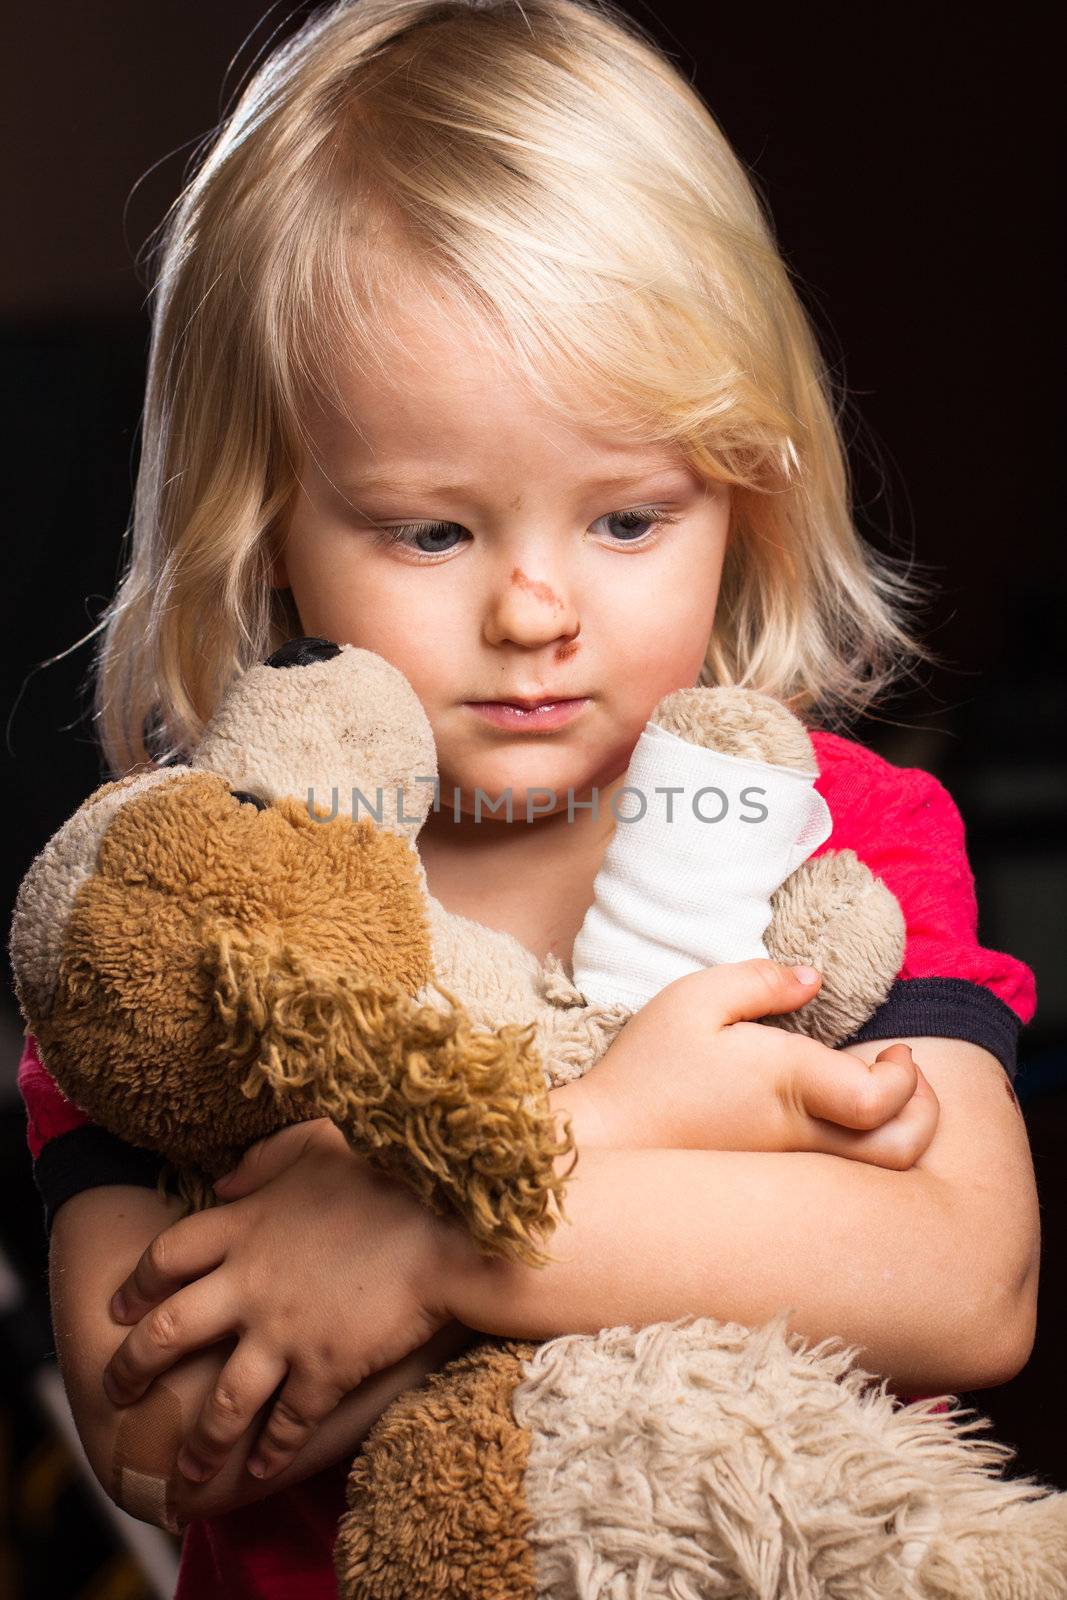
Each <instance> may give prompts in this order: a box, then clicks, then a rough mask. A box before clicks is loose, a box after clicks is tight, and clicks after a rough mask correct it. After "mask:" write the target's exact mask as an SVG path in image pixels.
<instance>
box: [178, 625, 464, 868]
mask: <svg viewBox="0 0 1067 1600" xmlns="http://www.w3.org/2000/svg"><path fill="white" fill-rule="evenodd" d="M281 669H285V670H281ZM290 669H296V670H290ZM191 762H192V765H193V766H194V767H195V768H197V769H199V770H200V771H206V772H214V773H216V774H217V775H218V776H219V777H221V778H224V779H225V780H226V782H227V783H228V784H230V786H231V787H232V788H234V789H237V790H241V791H245V792H247V793H249V794H254V795H259V796H261V797H262V798H264V799H265V800H266V801H267V802H268V804H269V803H271V802H272V801H275V800H280V799H283V798H290V799H296V800H300V801H302V802H306V803H307V804H308V807H309V811H312V810H313V814H314V813H320V808H321V807H323V806H325V808H326V819H327V820H332V818H333V817H334V816H336V815H338V814H341V815H344V816H347V817H350V818H351V819H352V820H353V821H360V820H362V819H363V818H370V819H371V820H373V821H374V822H375V823H377V824H378V825H379V826H380V827H383V828H387V829H389V830H390V831H392V832H395V833H399V834H401V835H402V836H403V837H405V838H407V839H408V840H409V841H410V842H412V843H414V840H415V838H416V836H417V834H418V832H419V829H420V828H421V827H422V824H423V823H424V822H425V820H426V817H427V815H428V813H429V810H430V805H431V803H432V801H433V798H434V796H435V794H436V786H437V749H436V746H435V744H434V737H433V730H432V729H431V727H430V721H429V718H428V717H427V715H426V712H425V710H424V709H423V706H422V704H421V702H420V700H419V698H418V696H417V695H416V693H415V691H414V689H413V688H412V686H411V684H410V683H409V682H408V680H407V678H406V677H405V676H404V674H403V673H402V672H400V671H399V670H398V669H397V668H396V667H394V666H393V665H392V664H391V663H390V662H388V661H386V660H385V658H384V656H380V655H378V654H377V653H376V652H375V651H373V650H362V649H358V648H357V647H356V646H355V645H350V644H336V643H335V642H334V641H333V640H332V639H323V638H317V637H305V638H299V639H290V640H287V642H286V643H285V644H283V645H281V646H280V647H279V648H278V649H277V650H275V651H274V652H273V654H272V655H270V656H269V657H268V658H267V660H266V661H262V662H257V663H256V664H255V665H254V666H252V667H249V668H248V669H247V670H246V671H245V672H243V673H241V674H240V675H239V676H238V677H237V678H235V679H234V681H233V682H232V683H231V684H230V685H229V686H228V688H227V690H226V693H225V694H224V695H223V697H222V700H221V702H220V704H219V706H218V709H217V710H216V712H215V715H214V716H213V717H212V718H211V720H210V722H209V723H208V724H207V727H206V728H205V729H204V732H203V734H202V736H201V739H200V742H199V744H198V745H197V747H196V749H195V750H194V751H193V754H192V756H191ZM320 814H321V813H320Z"/></svg>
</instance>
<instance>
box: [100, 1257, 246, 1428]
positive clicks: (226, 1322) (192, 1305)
mask: <svg viewBox="0 0 1067 1600" xmlns="http://www.w3.org/2000/svg"><path fill="white" fill-rule="evenodd" d="M205 1283H207V1284H208V1285H210V1286H209V1287H205ZM236 1321H237V1313H236V1311H235V1308H234V1307H233V1306H231V1305H230V1304H229V1303H228V1301H227V1298H226V1297H225V1296H224V1295H223V1294H221V1293H220V1291H219V1289H218V1288H217V1286H214V1285H212V1284H211V1280H204V1279H202V1278H201V1279H198V1280H197V1282H196V1283H191V1284H189V1285H188V1286H187V1287H186V1288H184V1289H179V1291H178V1293H177V1294H175V1295H171V1297H170V1299H169V1300H164V1301H163V1303H162V1304H161V1305H158V1306H155V1307H154V1308H153V1309H152V1310H151V1311H149V1313H148V1315H147V1316H145V1317H142V1318H141V1320H140V1322H139V1323H138V1324H137V1326H136V1327H135V1328H131V1329H130V1331H129V1333H128V1334H127V1335H126V1337H125V1339H123V1341H122V1343H121V1344H120V1345H119V1347H118V1349H117V1350H116V1351H115V1353H114V1355H113V1356H112V1357H111V1360H110V1361H109V1362H108V1364H107V1366H106V1367H105V1368H104V1389H105V1392H106V1394H107V1397H108V1399H109V1400H110V1401H111V1402H112V1404H113V1405H117V1406H127V1405H130V1404H131V1403H132V1402H133V1401H134V1400H139V1399H140V1398H141V1396H142V1395H143V1394H144V1392H145V1390H146V1389H147V1388H148V1385H149V1384H150V1383H151V1382H152V1379H153V1378H158V1377H159V1375H160V1373H161V1372H166V1370H167V1368H168V1367H172V1366H173V1365H174V1363H175V1362H176V1361H177V1360H178V1359H179V1358H180V1357H181V1356H184V1355H187V1354H188V1352H189V1351H190V1350H199V1349H202V1347H203V1346H204V1345H206V1344H214V1343H215V1341H216V1340H217V1339H223V1338H225V1337H226V1335H227V1334H229V1333H233V1332H234V1330H235V1325H236Z"/></svg>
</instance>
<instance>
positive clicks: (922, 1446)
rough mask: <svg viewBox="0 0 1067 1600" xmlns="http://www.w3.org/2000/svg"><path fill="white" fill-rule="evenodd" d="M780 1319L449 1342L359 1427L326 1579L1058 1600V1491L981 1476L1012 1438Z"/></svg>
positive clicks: (1063, 1547) (405, 1594)
mask: <svg viewBox="0 0 1067 1600" xmlns="http://www.w3.org/2000/svg"><path fill="white" fill-rule="evenodd" d="M787 1327H788V1314H787V1313H782V1314H781V1315H779V1316H777V1317H774V1318H772V1319H771V1320H770V1321H769V1322H767V1323H766V1324H764V1325H763V1326H762V1327H760V1328H758V1329H750V1328H746V1327H743V1326H742V1325H741V1324H739V1323H736V1322H720V1321H718V1320H716V1319H715V1318H711V1317H683V1318H679V1319H678V1320H676V1321H675V1322H671V1323H656V1324H653V1325H652V1326H649V1327H645V1328H640V1329H636V1330H635V1329H633V1328H630V1327H616V1328H606V1329H603V1330H602V1331H601V1332H600V1333H598V1334H595V1335H590V1334H575V1335H568V1336H563V1337H560V1338H557V1339H552V1340H550V1341H548V1342H547V1343H545V1344H541V1345H533V1344H529V1343H525V1344H520V1343H519V1342H517V1341H504V1342H503V1343H498V1342H496V1341H486V1342H485V1343H483V1344H481V1345H479V1346H478V1347H477V1348H475V1349H473V1350H470V1351H467V1352H465V1353H464V1354H462V1355H461V1356H459V1357H458V1358H457V1359H455V1360H454V1361H452V1362H450V1363H449V1364H448V1365H447V1366H445V1367H444V1368H442V1369H441V1371H440V1372H436V1373H431V1374H430V1375H429V1377H428V1378H427V1380H426V1382H427V1388H426V1389H425V1390H423V1391H415V1392H412V1393H408V1394H405V1395H402V1396H400V1397H399V1399H398V1400H396V1401H395V1402H394V1403H393V1405H392V1406H391V1407H390V1408H389V1409H388V1410H387V1411H386V1412H384V1413H383V1415H382V1416H381V1418H379V1420H378V1422H377V1423H376V1424H375V1425H374V1427H373V1428H372V1429H371V1431H370V1433H369V1434H368V1436H367V1438H366V1440H365V1441H364V1444H363V1447H362V1449H361V1451H360V1454H359V1455H358V1456H357V1458H356V1461H355V1464H354V1466H353V1469H352V1473H351V1475H350V1478H349V1486H348V1501H349V1511H348V1514H347V1516H346V1517H345V1518H344V1519H343V1521H342V1523H341V1529H340V1533H339V1537H338V1543H337V1550H336V1557H335V1560H336V1566H337V1571H338V1575H339V1577H340V1578H341V1587H342V1593H343V1594H344V1595H345V1596H346V1597H347V1600H466V1597H468V1596H469V1597H471V1600H1063V1597H1064V1595H1065V1594H1067V1576H1065V1574H1067V1496H1064V1495H1062V1494H1058V1493H1056V1492H1055V1491H1054V1490H1052V1489H1050V1488H1049V1487H1048V1486H1047V1485H1043V1484H1042V1483H1040V1482H1039V1481H1038V1480H1036V1479H1033V1478H1019V1479H1014V1480H1012V1479H1005V1478H1003V1477H1000V1476H996V1475H995V1474H997V1473H999V1472H1000V1471H1001V1469H1002V1468H1003V1466H1004V1465H1005V1464H1006V1462H1007V1461H1008V1460H1010V1459H1011V1457H1012V1455H1013V1453H1014V1452H1013V1451H1012V1450H1011V1448H1010V1447H1009V1446H1007V1445H1003V1444H1000V1443H998V1442H996V1441H995V1440H990V1439H983V1438H979V1437H977V1434H978V1433H979V1431H980V1430H982V1429H987V1428H988V1427H989V1426H990V1424H989V1422H988V1419H986V1418H984V1417H982V1416H979V1415H977V1414H976V1413H974V1412H973V1411H972V1410H971V1409H970V1408H968V1407H961V1406H959V1405H956V1406H954V1407H952V1408H951V1409H950V1410H949V1411H947V1412H938V1411H936V1410H935V1409H934V1407H935V1406H936V1405H937V1403H938V1399H937V1398H931V1399H927V1400H922V1401H913V1402H912V1403H911V1404H907V1405H906V1404H903V1403H902V1402H901V1401H899V1400H898V1399H897V1398H895V1397H894V1396H893V1395H891V1394H890V1393H889V1392H888V1388H887V1382H886V1380H885V1379H884V1378H879V1377H877V1376H876V1375H874V1374H872V1373H869V1372H867V1371H865V1370H864V1369H863V1368H861V1367H858V1366H856V1365H855V1364H854V1363H855V1356H856V1347H855V1346H845V1345H844V1344H843V1343H842V1341H841V1340H839V1339H836V1338H829V1339H824V1340H821V1341H820V1342H819V1343H817V1344H814V1345H812V1344H809V1343H808V1342H807V1341H806V1340H805V1339H804V1338H803V1337H802V1336H801V1335H799V1334H796V1333H789V1332H788V1331H787ZM953 1398H954V1397H953ZM968 1419H969V1420H968ZM479 1541H481V1543H480V1544H479ZM446 1552H447V1553H448V1555H449V1556H450V1558H451V1560H452V1563H453V1565H452V1566H451V1568H449V1567H448V1566H446V1564H445V1553H446ZM496 1555H499V1556H500V1559H499V1560H497V1559H495V1557H496ZM468 1562H469V1565H468V1564H467V1563H468Z"/></svg>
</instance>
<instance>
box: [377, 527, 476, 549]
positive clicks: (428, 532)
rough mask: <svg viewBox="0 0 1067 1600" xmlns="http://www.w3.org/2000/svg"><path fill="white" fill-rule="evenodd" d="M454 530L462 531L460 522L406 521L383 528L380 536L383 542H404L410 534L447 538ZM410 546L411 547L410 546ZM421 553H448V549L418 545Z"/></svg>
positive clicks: (422, 537)
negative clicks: (392, 526) (425, 547)
mask: <svg viewBox="0 0 1067 1600" xmlns="http://www.w3.org/2000/svg"><path fill="white" fill-rule="evenodd" d="M452 532H457V533H462V532H463V529H462V528H460V526H459V524H458V522H405V523H402V524H401V525H400V526H399V527H396V528H382V529H381V531H380V534H379V538H380V541H381V543H382V544H387V545H390V544H404V543H405V542H406V540H407V537H408V535H409V534H411V535H413V536H414V538H416V539H431V540H436V539H447V538H448V536H449V534H450V533H452ZM409 548H411V547H410V546H409ZM418 553H419V555H424V556H439V555H447V553H448V552H447V550H441V549H440V548H437V549H429V550H427V549H424V548H422V547H418Z"/></svg>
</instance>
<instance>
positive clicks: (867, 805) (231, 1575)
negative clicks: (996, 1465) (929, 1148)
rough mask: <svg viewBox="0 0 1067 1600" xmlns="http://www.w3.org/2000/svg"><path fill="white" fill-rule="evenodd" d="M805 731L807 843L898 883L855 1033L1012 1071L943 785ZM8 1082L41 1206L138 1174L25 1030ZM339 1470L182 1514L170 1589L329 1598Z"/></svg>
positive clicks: (1024, 996)
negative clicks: (21, 1104)
mask: <svg viewBox="0 0 1067 1600" xmlns="http://www.w3.org/2000/svg"><path fill="white" fill-rule="evenodd" d="M813 741H814V744H815V750H816V755H817V758H818V761H819V766H820V776H819V779H818V781H817V783H816V787H817V788H818V790H819V791H820V793H821V794H822V795H823V796H824V798H825V800H826V801H827V804H828V805H829V807H830V811H831V814H832V816H833V819H834V826H833V832H832V833H831V835H830V838H829V839H828V840H827V841H826V843H825V844H824V845H822V846H821V847H820V850H819V851H817V852H816V854H820V853H821V851H822V850H827V849H835V850H837V849H845V848H847V849H851V850H854V851H855V852H856V854H857V855H858V856H859V857H860V859H861V860H862V861H865V862H866V863H867V865H868V866H869V867H870V868H871V870H872V871H873V872H874V873H876V874H877V876H879V877H880V878H882V879H883V880H884V882H885V883H886V884H887V885H888V887H889V888H890V889H891V890H892V891H893V893H894V894H895V895H896V897H897V899H898V901H899V902H900V906H901V909H902V910H903V913H904V918H905V922H906V925H907V942H906V948H905V952H904V960H903V963H902V965H901V969H900V972H899V974H898V976H897V981H896V982H895V983H894V985H893V989H892V991H891V993H890V996H889V998H888V1000H887V1001H886V1003H885V1005H883V1006H882V1007H881V1008H880V1010H879V1011H878V1012H877V1013H876V1014H875V1017H874V1018H873V1019H872V1020H871V1021H870V1022H869V1023H868V1024H867V1025H866V1027H865V1028H863V1029H861V1031H860V1033H859V1035H858V1036H857V1037H858V1038H860V1039H864V1038H901V1037H907V1036H918V1037H943V1038H958V1039H967V1040H970V1041H971V1042H972V1043H975V1044H979V1045H982V1046H983V1048H985V1049H987V1050H990V1051H991V1052H992V1053H993V1054H994V1055H996V1056H997V1057H998V1059H999V1060H1000V1061H1001V1062H1002V1064H1003V1065H1004V1067H1005V1070H1006V1071H1007V1072H1008V1074H1009V1076H1014V1072H1015V1042H1016V1037H1017V1034H1018V1030H1019V1027H1020V1025H1021V1024H1023V1023H1026V1022H1029V1020H1030V1019H1031V1017H1032V1016H1033V1014H1034V1009H1035V1004H1036V997H1035V988H1034V976H1033V973H1032V972H1031V971H1030V969H1029V967H1027V966H1026V965H1024V963H1023V962H1021V961H1019V960H1017V959H1016V958H1015V957H1013V956H1010V955H1005V954H1003V953H1001V952H999V951H996V950H989V949H986V948H985V947H984V946H982V945H981V944H979V942H978V931H977V923H978V909H977V905H976V902H975V894H974V879H973V876H972V874H971V869H970V865H969V863H968V861H967V855H966V850H965V847H964V832H963V822H962V820H961V818H960V814H959V812H958V810H957V808H956V806H955V804H954V803H953V801H952V799H951V797H950V796H949V794H948V792H947V791H946V789H945V788H944V787H943V786H942V785H941V784H940V783H939V782H938V781H937V779H936V778H933V777H932V776H931V775H930V774H929V773H927V772H923V771H921V770H920V769H918V768H902V767H895V766H892V765H891V764H890V763H889V762H887V761H885V760H883V759H882V757H880V756H878V755H875V754H874V752H873V751H870V750H868V749H866V748H865V747H864V746H863V745H860V744H857V743H855V742H854V741H852V740H849V739H844V738H842V737H840V736H839V735H837V734H832V733H815V734H813ZM19 1087H20V1089H21V1091H22V1094H23V1098H24V1100H25V1103H26V1110H27V1118H28V1135H27V1136H28V1140H29V1144H30V1149H31V1151H32V1152H33V1155H34V1158H35V1161H36V1162H37V1166H38V1181H39V1183H40V1184H41V1188H42V1192H43V1193H44V1194H45V1197H46V1200H48V1201H49V1203H50V1206H51V1208H52V1209H54V1208H55V1206H56V1205H58V1204H61V1203H62V1200H63V1199H65V1198H69V1195H70V1194H73V1193H76V1192H78V1190H79V1189H81V1188H88V1187H91V1186H92V1185H93V1184H94V1183H100V1182H123V1181H125V1182H130V1181H135V1182H137V1181H146V1180H145V1179H143V1178H138V1177H133V1178H131V1177H125V1178H124V1177H122V1176H121V1175H119V1174H118V1173H117V1169H116V1168H115V1167H114V1166H113V1165H112V1166H107V1167H99V1168H98V1169H97V1171H96V1173H95V1174H94V1173H93V1171H91V1170H88V1169H86V1168H85V1167H84V1166H82V1167H79V1154H78V1151H77V1148H76V1147H77V1146H78V1144H79V1141H78V1140H65V1139H64V1138H63V1136H64V1135H67V1134H72V1133H75V1132H76V1131H77V1130H79V1129H87V1128H88V1121H87V1118H86V1117H85V1116H84V1115H83V1114H82V1112H81V1111H79V1110H78V1108H77V1107H76V1106H74V1105H72V1104H71V1103H70V1102H69V1101H68V1100H66V1099H65V1098H64V1097H63V1095H62V1094H61V1093H60V1091H59V1090H58V1089H57V1087H56V1085H55V1084H54V1082H53V1081H52V1078H51V1077H50V1075H49V1074H48V1072H47V1070H46V1069H45V1067H44V1066H43V1065H42V1063H41V1061H40V1058H39V1056H38V1054H37V1050H36V1045H35V1042H34V1039H33V1036H32V1035H27V1038H26V1046H25V1050H24V1053H23V1057H22V1061H21V1063H20V1066H19ZM57 1140H58V1141H62V1142H61V1143H59V1144H57V1143H55V1141H57ZM83 1148H84V1147H83ZM65 1149H69V1150H70V1152H71V1157H70V1159H69V1160H67V1159H66V1157H65V1156H63V1155H62V1152H63V1151H64V1150H65ZM42 1152H47V1153H46V1154H45V1156H44V1159H43V1160H42ZM46 1165H47V1166H48V1168H49V1176H48V1178H47V1180H46V1179H45V1178H44V1176H43V1169H44V1168H45V1166H46ZM90 1165H91V1163H90ZM910 1398H912V1399H917V1398H920V1397H919V1396H911V1397H910ZM942 1409H947V1407H945V1408H942ZM346 1473H347V1464H346V1463H344V1462H341V1463H338V1464H337V1465H336V1466H334V1467H331V1468H329V1469H327V1470H326V1471H325V1472H322V1473H319V1474H318V1475H317V1476H316V1477H314V1478H309V1479H306V1480H305V1481H304V1482H303V1483H301V1484H297V1485H295V1486H294V1487H292V1488H290V1489H284V1490H281V1491H280V1492H279V1493H277V1494H275V1495H272V1496H270V1497H268V1498H267V1499H265V1500H262V1501H259V1502H257V1503H256V1504H255V1505H252V1506H247V1507H245V1508H244V1509H243V1510H240V1511H234V1512H230V1513H229V1514H228V1515H226V1516H221V1517H215V1518H212V1519H211V1520H210V1521H205V1522H194V1523H192V1524H190V1526H189V1527H188V1528H187V1530H186V1533H185V1539H184V1543H183V1550H182V1565H181V1576H180V1579H179V1584H178V1590H177V1594H176V1596H175V1600H203V1597H206V1596H225V1597H227V1600H253V1597H255V1600H335V1596H336V1584H335V1578H334V1572H333V1565H332V1559H331V1550H332V1545H333V1538H334V1534H335V1531H336V1527H337V1523H338V1520H339V1518H340V1516H341V1515H342V1513H343V1510H344V1486H345V1478H346Z"/></svg>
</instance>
